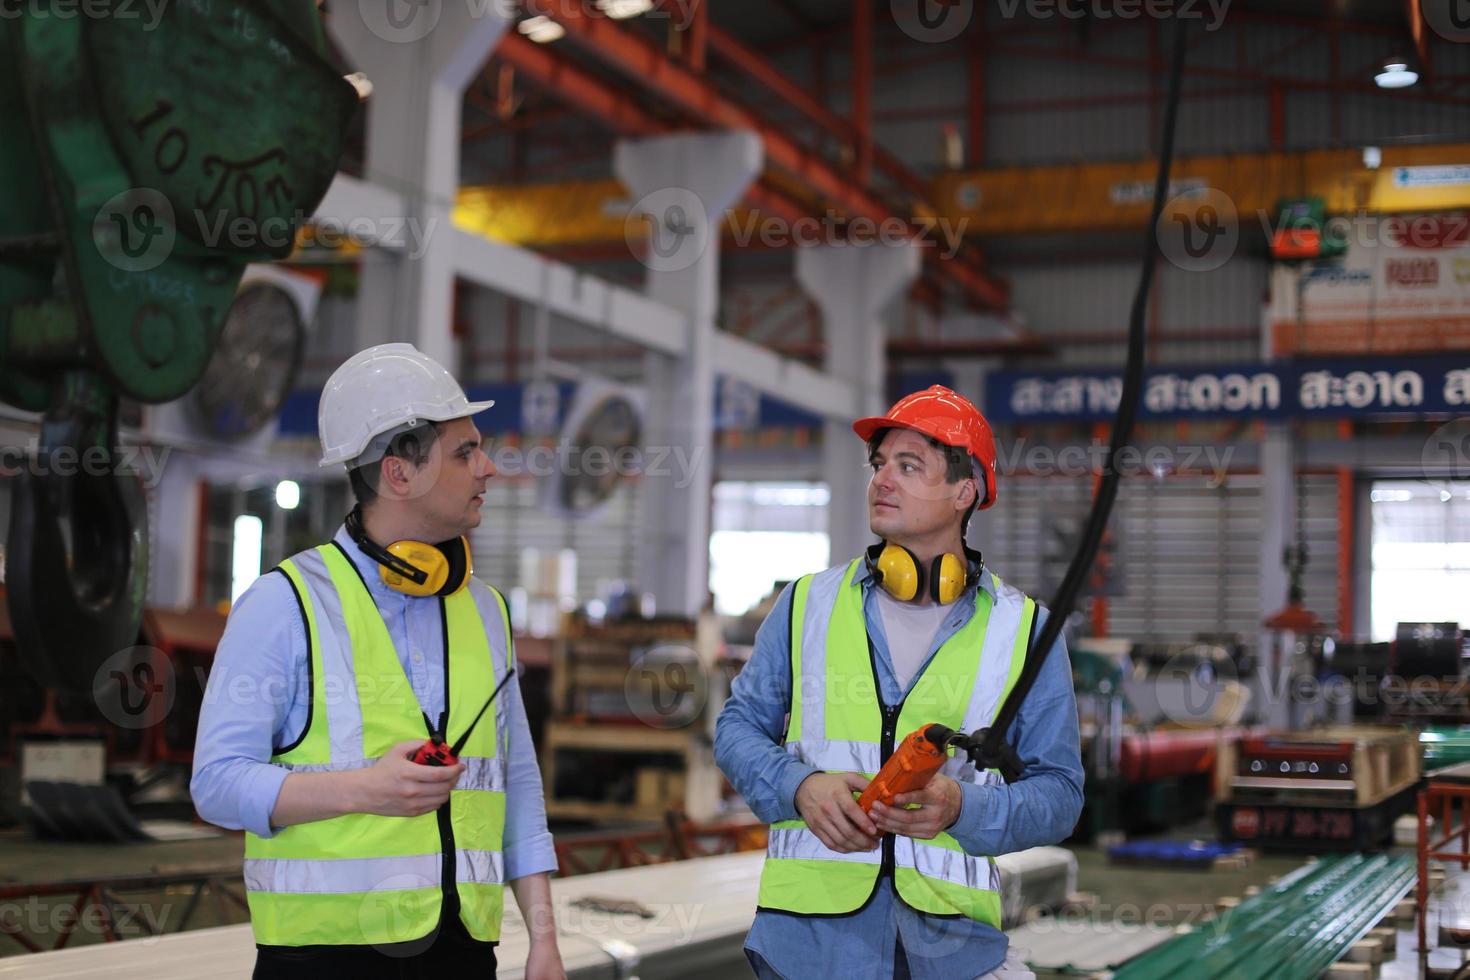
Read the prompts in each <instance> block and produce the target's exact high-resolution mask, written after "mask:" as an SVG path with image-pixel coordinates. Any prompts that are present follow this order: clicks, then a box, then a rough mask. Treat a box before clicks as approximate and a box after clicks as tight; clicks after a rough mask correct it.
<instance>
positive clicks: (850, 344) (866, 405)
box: [796, 243, 920, 564]
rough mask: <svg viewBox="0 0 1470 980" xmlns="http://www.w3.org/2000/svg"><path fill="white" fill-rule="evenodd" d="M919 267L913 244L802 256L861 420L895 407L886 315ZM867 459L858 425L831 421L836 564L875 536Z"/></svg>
mask: <svg viewBox="0 0 1470 980" xmlns="http://www.w3.org/2000/svg"><path fill="white" fill-rule="evenodd" d="M919 267H920V254H919V249H918V246H916V245H914V244H912V243H908V244H904V245H880V244H874V245H864V246H858V245H820V246H817V247H814V248H801V249H798V250H797V252H796V281H797V282H798V283H800V284H801V288H802V289H804V290H806V293H807V295H808V296H810V297H811V298H812V300H813V302H815V303H816V304H817V306H818V307H820V308H821V310H822V325H823V330H824V331H825V335H826V339H827V364H826V367H827V372H828V373H829V374H831V375H833V376H835V377H837V378H838V379H839V380H842V381H846V382H849V383H850V384H851V385H852V386H853V388H854V390H855V391H856V393H857V412H858V414H859V415H860V416H866V415H880V414H882V413H883V412H884V411H885V410H886V409H887V408H888V405H887V399H886V398H885V396H884V390H883V385H884V379H885V377H886V375H887V356H886V354H885V351H884V344H885V342H886V340H887V332H886V331H885V330H884V327H883V311H884V309H885V308H886V307H887V306H888V304H889V303H890V302H891V301H892V300H893V298H894V297H896V296H898V295H899V294H900V293H902V292H903V290H905V289H907V288H908V287H909V286H910V285H911V284H912V283H913V281H914V280H915V279H916V278H917V277H918V275H919ZM864 453H865V449H864V447H863V445H862V443H861V442H860V441H859V440H858V437H857V436H856V435H854V434H853V431H852V420H851V419H846V420H834V419H831V418H829V419H827V421H826V422H825V423H823V431H822V472H823V474H824V477H825V479H826V481H827V486H828V488H829V489H830V491H831V494H832V499H831V503H830V504H829V505H828V510H827V533H828V535H829V536H830V538H831V541H832V558H831V561H832V563H833V564H836V563H838V562H843V561H847V560H848V559H850V558H853V557H855V556H856V555H858V554H859V553H860V552H861V551H862V549H863V548H865V547H867V545H868V543H869V540H870V538H871V537H872V535H871V532H870V531H869V530H868V502H867V481H866V479H865V477H864V470H863V463H864V458H865V457H864Z"/></svg>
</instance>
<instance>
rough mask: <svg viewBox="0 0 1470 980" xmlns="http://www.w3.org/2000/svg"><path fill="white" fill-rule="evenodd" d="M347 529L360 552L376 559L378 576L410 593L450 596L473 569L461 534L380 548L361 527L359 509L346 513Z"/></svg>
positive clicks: (393, 586) (394, 588) (458, 588)
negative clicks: (434, 540) (428, 541)
mask: <svg viewBox="0 0 1470 980" xmlns="http://www.w3.org/2000/svg"><path fill="white" fill-rule="evenodd" d="M347 533H348V535H350V536H351V538H352V540H353V541H355V542H356V543H357V546H358V547H359V548H361V549H362V553H363V554H365V555H367V556H368V557H369V558H371V559H372V560H373V561H375V562H377V563H378V576H379V577H380V578H381V579H382V580H383V584H384V585H386V586H388V588H390V589H392V590H393V591H395V592H401V593H403V594H404V595H411V596H431V595H439V596H449V595H454V594H455V593H456V592H458V591H459V590H460V589H462V588H464V587H465V584H466V583H467V582H468V581H469V578H470V573H471V572H472V571H473V568H472V565H471V562H470V543H469V541H467V540H465V538H463V537H458V538H451V539H450V540H448V541H444V542H441V543H439V544H429V543H427V542H424V541H413V540H403V541H395V542H393V543H392V544H390V545H389V546H388V547H387V548H383V547H381V546H379V545H378V544H377V542H375V541H373V539H372V538H369V537H368V536H367V532H366V531H364V530H363V526H362V513H361V509H360V508H356V507H354V508H353V509H352V513H350V514H348V515H347Z"/></svg>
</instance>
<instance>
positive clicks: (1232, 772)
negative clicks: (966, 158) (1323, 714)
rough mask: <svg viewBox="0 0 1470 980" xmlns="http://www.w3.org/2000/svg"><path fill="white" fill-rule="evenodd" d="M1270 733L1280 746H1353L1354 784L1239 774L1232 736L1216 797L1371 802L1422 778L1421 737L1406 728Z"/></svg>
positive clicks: (1237, 749)
mask: <svg viewBox="0 0 1470 980" xmlns="http://www.w3.org/2000/svg"><path fill="white" fill-rule="evenodd" d="M1243 737H1244V738H1250V737H1257V738H1259V737H1267V738H1270V739H1271V740H1272V742H1273V743H1274V744H1276V745H1284V746H1292V745H1299V746H1301V747H1302V749H1303V750H1304V751H1310V750H1311V749H1312V747H1314V746H1323V745H1341V744H1343V743H1347V744H1349V745H1350V746H1351V770H1352V771H1351V782H1350V783H1349V781H1348V780H1347V779H1343V780H1330V779H1316V778H1299V777H1295V776H1292V775H1275V774H1263V775H1262V776H1259V777H1253V776H1249V775H1244V776H1243V775H1241V774H1240V773H1239V772H1238V771H1237V770H1238V762H1239V759H1240V750H1241V744H1240V740H1232V741H1230V742H1228V743H1226V744H1225V745H1223V746H1221V750H1220V754H1219V759H1218V764H1217V768H1216V770H1215V785H1216V793H1217V798H1219V799H1221V800H1239V799H1244V798H1249V799H1251V800H1254V801H1262V802H1264V801H1276V802H1282V803H1290V802H1294V801H1302V802H1312V803H1315V804H1318V805H1330V804H1336V805H1343V806H1357V807H1367V806H1373V805H1375V804H1377V803H1380V802H1382V801H1383V800H1386V799H1388V798H1389V797H1391V796H1393V795H1394V794H1396V793H1399V792H1401V791H1402V790H1404V789H1406V788H1407V787H1409V786H1412V785H1414V784H1415V783H1416V782H1418V781H1419V774H1420V773H1419V760H1420V753H1421V749H1420V745H1419V741H1418V738H1417V736H1416V735H1415V734H1414V733H1413V732H1411V731H1409V730H1407V729H1403V728H1394V727H1388V726H1375V725H1348V726H1337V727H1329V728H1316V729H1311V730H1309V731H1301V732H1280V733H1273V734H1270V735H1268V736H1243Z"/></svg>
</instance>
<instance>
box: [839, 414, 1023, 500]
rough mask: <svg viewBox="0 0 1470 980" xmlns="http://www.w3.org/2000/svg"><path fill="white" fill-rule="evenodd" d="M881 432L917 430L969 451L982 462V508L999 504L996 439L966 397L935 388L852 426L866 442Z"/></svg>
mask: <svg viewBox="0 0 1470 980" xmlns="http://www.w3.org/2000/svg"><path fill="white" fill-rule="evenodd" d="M880 429H913V430H914V431H915V432H922V433H923V434H924V435H926V436H929V437H931V438H933V439H937V440H938V441H939V442H942V443H943V444H944V445H946V446H957V447H959V448H961V449H964V450H966V451H968V452H969V454H970V455H971V456H973V457H975V459H977V460H979V461H980V473H981V475H982V477H983V478H984V483H985V501H984V502H983V503H982V504H980V507H979V509H980V510H984V509H985V508H987V507H990V506H993V505H994V504H995V436H994V435H993V434H992V433H991V431H990V423H989V422H987V421H985V416H983V415H981V414H980V409H978V408H976V407H975V405H974V403H973V402H971V401H970V400H969V399H968V398H966V397H965V396H964V395H961V394H958V393H957V392H955V391H953V390H952V389H949V388H946V387H944V385H931V386H930V387H928V388H926V389H924V390H923V391H916V392H914V393H913V394H912V395H907V396H905V397H903V398H900V399H899V400H898V401H897V402H896V403H894V406H893V407H892V408H890V409H889V410H888V414H887V415H878V416H874V417H872V418H866V419H858V420H857V421H856V422H854V423H853V424H852V431H854V432H856V433H857V434H858V436H859V437H860V438H861V439H862V440H863V441H864V442H870V441H872V438H873V436H875V435H876V434H877V433H878V431H879V430H880Z"/></svg>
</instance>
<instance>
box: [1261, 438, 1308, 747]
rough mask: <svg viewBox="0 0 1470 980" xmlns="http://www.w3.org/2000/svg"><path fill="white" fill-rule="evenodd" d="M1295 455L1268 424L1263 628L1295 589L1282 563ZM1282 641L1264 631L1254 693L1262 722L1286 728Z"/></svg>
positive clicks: (1288, 539)
mask: <svg viewBox="0 0 1470 980" xmlns="http://www.w3.org/2000/svg"><path fill="white" fill-rule="evenodd" d="M1295 474H1296V453H1295V451H1294V447H1293V446H1292V438H1291V427H1290V425H1289V424H1288V423H1284V422H1267V423H1266V431H1265V437H1264V438H1263V439H1262V441H1261V547H1260V551H1259V556H1258V558H1257V561H1259V562H1260V563H1261V564H1260V569H1259V571H1258V572H1257V574H1258V575H1259V576H1260V583H1261V587H1260V614H1261V615H1260V619H1261V622H1262V623H1264V622H1265V621H1266V620H1267V619H1269V618H1270V617H1271V616H1274V615H1276V614H1277V613H1278V612H1280V611H1281V609H1282V607H1283V606H1285V605H1286V601H1287V588H1288V586H1289V585H1290V583H1291V579H1290V576H1289V575H1288V574H1287V571H1286V566H1285V564H1284V563H1283V561H1282V557H1283V554H1284V552H1285V549H1286V548H1287V547H1288V546H1290V545H1292V544H1293V543H1294V542H1295V541H1296V534H1297V529H1296V515H1297V499H1296V478H1295ZM1281 641H1282V635H1281V634H1280V633H1277V632H1273V631H1271V630H1267V629H1265V627H1264V626H1263V627H1262V628H1261V633H1260V643H1259V644H1258V645H1257V649H1258V650H1260V651H1261V654H1260V658H1259V659H1260V663H1259V665H1258V666H1257V679H1256V683H1257V685H1258V689H1257V690H1255V691H1252V692H1251V696H1252V697H1253V698H1255V699H1256V705H1257V711H1258V716H1259V718H1260V720H1261V721H1264V722H1266V723H1268V724H1271V725H1273V726H1276V727H1281V728H1285V727H1287V725H1288V724H1289V721H1290V709H1291V705H1290V703H1289V698H1288V696H1289V693H1290V691H1289V680H1290V676H1291V658H1290V656H1289V654H1288V651H1285V650H1283V649H1281Z"/></svg>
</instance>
